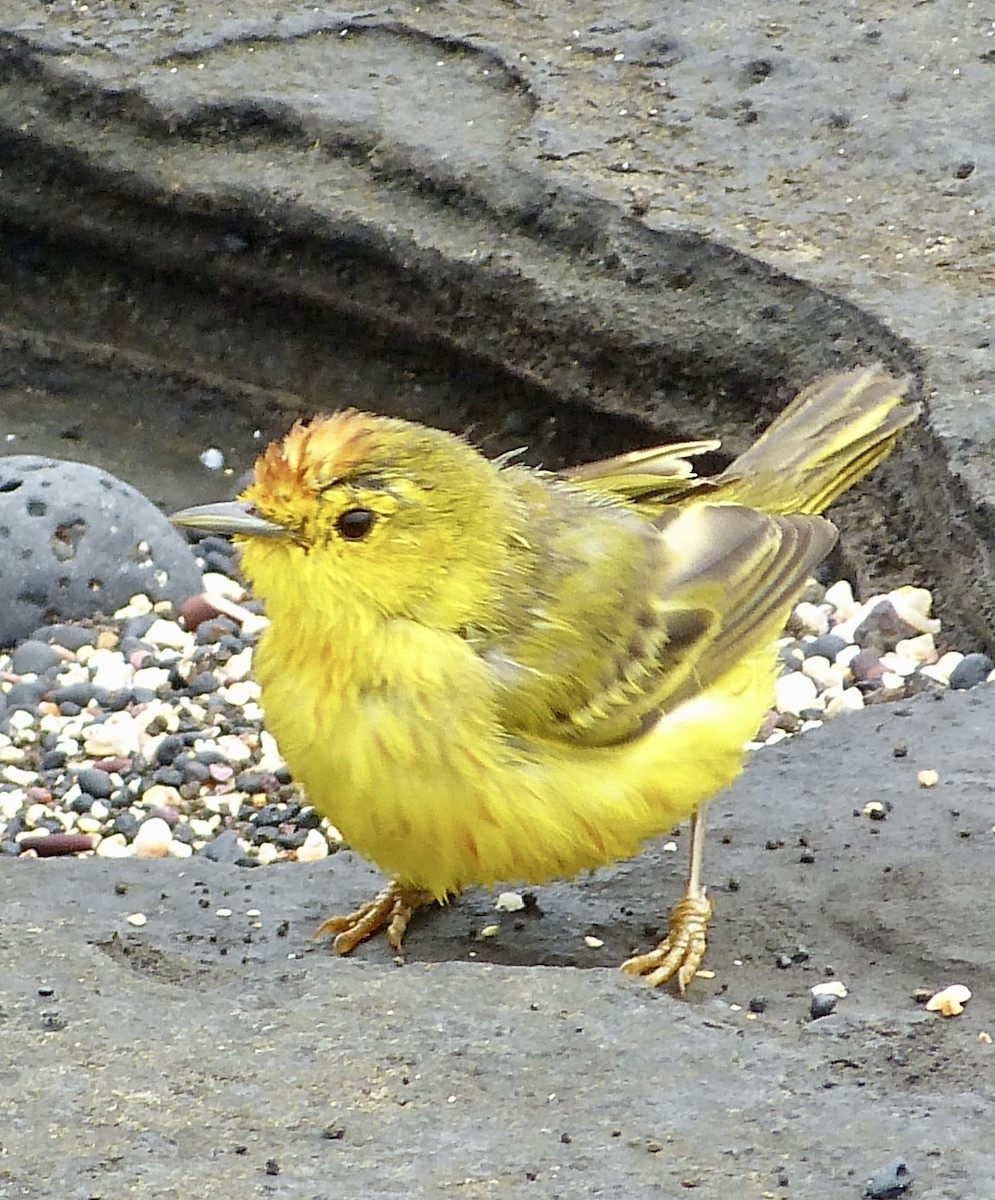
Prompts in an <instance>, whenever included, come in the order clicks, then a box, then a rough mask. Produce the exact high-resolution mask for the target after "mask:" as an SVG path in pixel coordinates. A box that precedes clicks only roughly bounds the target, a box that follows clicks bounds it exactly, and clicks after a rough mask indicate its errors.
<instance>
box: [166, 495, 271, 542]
mask: <svg viewBox="0 0 995 1200" xmlns="http://www.w3.org/2000/svg"><path fill="white" fill-rule="evenodd" d="M169 519H170V521H171V522H172V523H173V524H174V525H182V526H184V527H185V528H187V529H200V530H203V532H204V533H222V534H224V533H234V534H239V535H241V536H242V537H263V538H276V537H285V536H286V534H287V531H286V529H284V527H283V526H282V525H277V524H276V523H275V522H274V521H267V520H265V519H264V518H263V517H260V516H257V515H256V513H254V512H253V511H252V508H251V506H250V505H248V504H243V503H241V501H239V500H229V501H226V502H224V503H221V504H198V505H197V506H196V507H195V508H181V509H180V511H179V512H175V513H173V514H172V516H170V518H169Z"/></svg>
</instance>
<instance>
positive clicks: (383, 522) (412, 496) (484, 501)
mask: <svg viewBox="0 0 995 1200" xmlns="http://www.w3.org/2000/svg"><path fill="white" fill-rule="evenodd" d="M513 508H514V499H513V495H512V493H511V491H510V489H508V488H507V487H506V486H505V485H504V482H503V480H502V478H501V473H500V471H499V470H498V468H497V467H495V466H494V465H493V464H492V463H490V462H488V460H487V459H485V458H484V457H483V456H482V455H480V454H479V453H478V452H477V451H476V450H474V449H473V448H472V447H471V446H469V445H468V444H467V443H466V442H464V441H462V440H461V439H459V438H457V437H454V436H453V435H452V434H448V433H444V432H442V431H440V430H437V429H430V428H426V427H424V426H421V425H414V424H411V423H410V422H407V421H401V420H396V419H393V418H388V417H380V416H374V415H371V414H367V413H360V412H354V411H351V410H350V411H344V412H338V413H333V414H331V415H329V416H322V417H316V418H314V419H313V420H311V421H309V422H298V423H297V424H295V425H294V426H293V428H292V429H291V430H290V432H289V433H288V434H287V435H286V437H285V438H284V439H283V441H282V442H274V443H272V444H271V445H270V446H268V447H267V448H266V450H265V451H264V452H263V454H262V455H261V456H260V457H259V459H258V460H257V462H256V465H255V474H254V478H253V481H252V483H250V484H249V486H248V487H247V488H246V489H245V490H244V491H243V492H242V493H241V495H240V496H239V497H238V499H237V500H236V501H234V502H232V503H228V504H208V505H202V506H199V507H197V508H191V509H184V510H183V511H182V512H179V513H176V514H174V516H173V517H172V518H171V519H172V520H173V522H174V523H175V524H177V525H184V526H188V527H191V528H195V529H201V530H208V531H211V532H214V533H226V534H232V535H234V537H235V539H236V541H237V542H238V543H240V544H241V545H242V547H243V567H244V570H245V573H246V575H247V576H248V578H249V580H250V581H251V582H252V583H253V585H254V586H255V589H256V591H257V592H258V593H259V594H260V595H261V596H262V597H263V598H264V599H265V600H266V601H267V603H268V604H270V605H272V604H274V603H279V602H280V600H281V599H282V598H284V597H285V598H286V599H287V601H288V603H289V602H296V603H297V604H298V605H309V606H315V607H318V606H321V605H322V604H331V605H338V606H343V605H349V604H353V603H357V602H358V603H360V604H363V605H365V606H369V607H371V609H372V610H375V611H379V612H381V613H383V614H384V615H386V616H408V617H411V618H413V619H416V620H419V621H421V622H422V623H425V624H431V625H435V626H439V627H446V628H457V627H459V626H460V625H462V624H464V623H465V622H466V621H467V620H468V619H469V615H470V614H475V615H476V616H477V617H479V615H480V614H481V612H482V611H483V612H486V609H487V606H488V599H489V597H490V596H491V594H494V595H495V596H496V591H495V588H496V577H495V576H496V571H498V570H500V566H501V564H500V561H495V560H500V557H501V550H502V547H503V546H504V545H505V544H506V542H507V540H508V537H509V535H510V528H509V522H510V521H511V520H512V515H513V513H512V510H513Z"/></svg>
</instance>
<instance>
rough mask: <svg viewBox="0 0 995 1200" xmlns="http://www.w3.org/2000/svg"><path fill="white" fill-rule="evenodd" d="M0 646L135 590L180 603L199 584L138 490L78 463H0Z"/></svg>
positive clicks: (177, 541) (179, 542) (182, 548)
mask: <svg viewBox="0 0 995 1200" xmlns="http://www.w3.org/2000/svg"><path fill="white" fill-rule="evenodd" d="M0 561H2V563H3V570H2V573H0V645H4V646H9V645H12V644H14V643H16V642H18V641H19V640H21V639H22V638H25V637H27V635H28V634H29V633H31V632H32V630H35V629H37V628H38V627H39V626H40V625H43V624H44V623H46V622H51V621H57V620H61V621H65V620H78V619H80V618H81V617H88V616H92V615H93V614H94V613H97V612H104V613H109V612H113V611H114V609H116V608H120V607H121V606H122V605H123V604H125V603H127V601H128V599H129V597H131V596H133V595H135V594H136V593H137V592H144V593H145V594H146V595H148V596H150V597H151V598H152V599H153V600H172V601H174V602H176V603H180V602H182V601H183V600H185V599H186V598H187V597H188V596H189V595H191V594H193V593H194V592H197V591H199V590H200V587H201V577H200V572H199V571H198V569H197V566H196V563H195V562H194V558H193V554H192V553H191V551H190V548H189V546H188V545H187V543H186V541H185V540H184V538H183V537H182V536H181V535H180V534H179V533H177V531H176V530H175V529H174V528H173V527H172V526H171V525H170V524H169V522H168V521H167V520H166V518H165V517H164V516H163V514H162V513H161V512H160V511H159V510H158V509H157V508H156V507H155V505H154V504H152V502H151V501H150V500H147V499H146V498H145V497H144V496H143V495H142V494H141V492H138V491H136V490H135V488H133V487H131V486H130V485H129V484H126V483H123V482H122V481H121V480H119V479H115V478H114V476H113V475H109V474H108V473H107V472H106V471H101V470H99V469H98V468H96V467H90V466H86V465H85V464H83V463H75V462H65V461H62V460H60V459H54V458H41V457H36V456H34V455H10V456H9V457H5V458H0Z"/></svg>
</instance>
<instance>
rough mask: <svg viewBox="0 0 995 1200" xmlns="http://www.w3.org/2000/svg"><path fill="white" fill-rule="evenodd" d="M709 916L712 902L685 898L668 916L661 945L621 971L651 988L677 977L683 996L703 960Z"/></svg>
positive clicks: (625, 965)
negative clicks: (642, 980) (642, 977)
mask: <svg viewBox="0 0 995 1200" xmlns="http://www.w3.org/2000/svg"><path fill="white" fill-rule="evenodd" d="M711 915H712V902H711V900H709V899H708V897H707V896H705V895H704V894H701V895H687V896H685V897H684V898H683V900H681V901H680V903H679V904H678V905H677V906H676V907H675V908H674V911H673V912H672V913H671V914H670V932H669V933H668V934H667V936H666V937H665V938H664V939H663V941H662V942H661V943H660V944H659V945H658V946H657V947H656V948H655V949H654V950H650V951H649V952H648V953H646V954H637V955H635V956H634V957H632V958H628V959H626V961H625V962H624V963H622V970H623V971H625V972H626V973H627V974H629V975H642V976H644V977H645V979H646V982H647V983H649V984H650V986H651V987H659V986H660V985H661V984H662V983H666V982H667V980H668V979H671V978H673V977H674V976H675V975H676V976H677V987H678V989H679V991H680V992H681V993H682V994H683V992H684V989H685V988H686V987H687V985H688V984H689V983H690V982H691V980H692V979H693V978H694V976H695V974H696V972H697V970H698V968H699V967H700V966H701V960H702V959H703V958H704V957H705V947H706V945H707V940H708V939H707V931H708V922H709V920H710V918H711Z"/></svg>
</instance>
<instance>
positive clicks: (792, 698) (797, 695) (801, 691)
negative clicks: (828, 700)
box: [774, 671, 818, 716]
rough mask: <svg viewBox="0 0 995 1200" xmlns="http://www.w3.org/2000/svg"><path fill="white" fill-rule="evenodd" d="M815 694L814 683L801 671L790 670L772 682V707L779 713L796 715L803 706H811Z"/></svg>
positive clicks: (816, 690) (816, 693)
mask: <svg viewBox="0 0 995 1200" xmlns="http://www.w3.org/2000/svg"><path fill="white" fill-rule="evenodd" d="M817 695H818V689H817V688H816V686H815V683H814V682H813V681H812V680H811V679H809V677H808V676H807V675H803V674H802V673H801V671H790V672H789V673H788V674H787V675H781V676H779V677H778V678H777V680H776V681H775V683H774V707H775V708H776V709H777V711H778V712H781V713H786V712H787V713H794V715H795V716H797V715H798V714H799V713H800V712H801V710H802V709H803V708H811V707H812V706H813V704H814V703H815V698H816V696H817Z"/></svg>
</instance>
